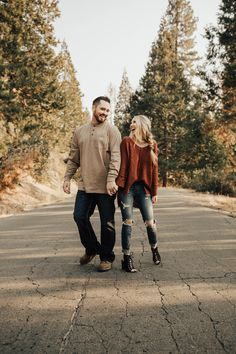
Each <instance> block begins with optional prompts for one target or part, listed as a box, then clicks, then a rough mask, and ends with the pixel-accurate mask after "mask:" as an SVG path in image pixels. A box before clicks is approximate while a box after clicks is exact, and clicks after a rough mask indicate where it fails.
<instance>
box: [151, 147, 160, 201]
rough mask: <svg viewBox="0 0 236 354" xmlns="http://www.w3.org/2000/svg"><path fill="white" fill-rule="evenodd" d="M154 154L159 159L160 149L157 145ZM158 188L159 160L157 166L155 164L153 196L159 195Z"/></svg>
mask: <svg viewBox="0 0 236 354" xmlns="http://www.w3.org/2000/svg"><path fill="white" fill-rule="evenodd" d="M154 152H155V154H156V155H157V158H158V148H157V144H155V145H154ZM157 187H158V160H157V163H156V165H154V164H153V171H152V188H151V195H152V196H154V195H157Z"/></svg>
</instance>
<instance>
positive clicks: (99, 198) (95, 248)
mask: <svg viewBox="0 0 236 354" xmlns="http://www.w3.org/2000/svg"><path fill="white" fill-rule="evenodd" d="M114 201H115V196H110V195H108V194H100V193H86V192H84V191H78V192H77V196H76V200H75V208H74V220H75V222H76V224H77V226H78V230H79V234H80V239H81V243H82V245H83V246H84V247H85V252H86V254H88V255H92V254H99V255H100V259H101V260H103V261H110V262H113V261H114V259H115V255H114V252H113V248H114V245H115V221H114V215H115V203H114ZM96 205H97V207H98V211H99V215H100V220H101V243H100V242H99V241H98V240H97V237H96V235H95V232H94V230H93V227H92V225H91V222H90V217H91V216H92V214H93V212H94V209H95V207H96Z"/></svg>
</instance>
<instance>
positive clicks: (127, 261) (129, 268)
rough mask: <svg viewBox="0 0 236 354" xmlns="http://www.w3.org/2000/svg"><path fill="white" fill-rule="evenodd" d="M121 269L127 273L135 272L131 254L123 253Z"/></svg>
mask: <svg viewBox="0 0 236 354" xmlns="http://www.w3.org/2000/svg"><path fill="white" fill-rule="evenodd" d="M121 265H122V269H123V270H125V271H126V272H129V273H135V272H137V269H135V268H134V264H133V259H132V257H131V255H126V254H124V259H123V260H122V261H121Z"/></svg>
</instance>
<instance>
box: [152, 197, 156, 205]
mask: <svg viewBox="0 0 236 354" xmlns="http://www.w3.org/2000/svg"><path fill="white" fill-rule="evenodd" d="M156 203H157V195H154V196H153V197H152V204H156Z"/></svg>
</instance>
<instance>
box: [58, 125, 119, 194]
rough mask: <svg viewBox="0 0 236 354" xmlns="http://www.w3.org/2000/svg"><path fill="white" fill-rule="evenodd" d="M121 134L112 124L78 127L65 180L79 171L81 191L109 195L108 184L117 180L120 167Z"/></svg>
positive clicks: (79, 187)
mask: <svg viewBox="0 0 236 354" xmlns="http://www.w3.org/2000/svg"><path fill="white" fill-rule="evenodd" d="M120 142H121V135H120V132H119V130H118V129H117V127H115V126H113V125H111V124H110V123H109V122H107V121H105V122H104V123H101V124H97V125H93V124H92V123H91V122H90V123H87V124H85V125H82V126H81V127H77V128H76V129H75V132H74V136H73V138H72V144H71V150H70V154H69V158H68V162H67V169H66V173H65V177H64V179H65V180H70V179H71V178H72V177H73V175H74V174H75V172H76V171H77V169H78V168H80V178H79V181H78V189H79V190H84V191H85V192H86V193H106V194H107V189H106V185H107V183H108V182H113V181H115V179H116V177H117V175H118V172H119V168H120Z"/></svg>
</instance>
